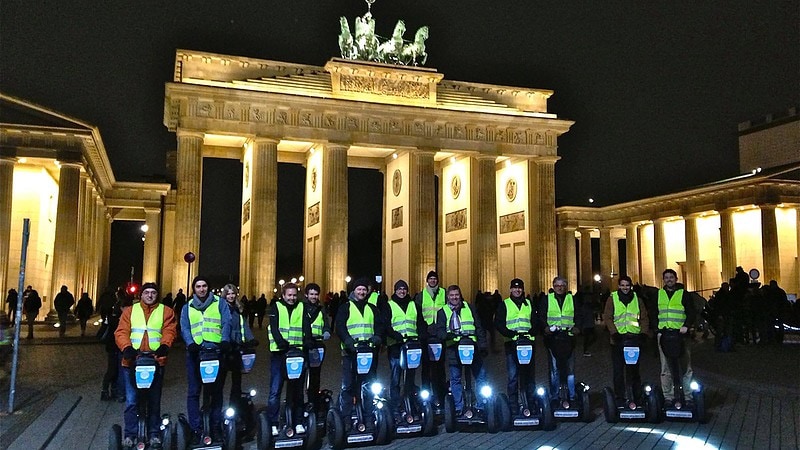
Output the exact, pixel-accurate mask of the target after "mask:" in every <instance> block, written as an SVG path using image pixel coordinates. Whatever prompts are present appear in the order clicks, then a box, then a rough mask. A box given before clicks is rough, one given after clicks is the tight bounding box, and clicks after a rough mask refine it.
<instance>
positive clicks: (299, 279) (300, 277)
mask: <svg viewBox="0 0 800 450" xmlns="http://www.w3.org/2000/svg"><path fill="white" fill-rule="evenodd" d="M305 279H306V277H304V276H302V275H300V276H299V277H298V278H297V281H299V282H301V283H302V282H303V281H305Z"/></svg>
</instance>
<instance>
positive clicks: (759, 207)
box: [758, 203, 778, 211]
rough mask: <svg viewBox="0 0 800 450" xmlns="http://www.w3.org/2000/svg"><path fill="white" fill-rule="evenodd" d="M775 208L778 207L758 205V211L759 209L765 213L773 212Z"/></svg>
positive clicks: (768, 204) (770, 204) (769, 204)
mask: <svg viewBox="0 0 800 450" xmlns="http://www.w3.org/2000/svg"><path fill="white" fill-rule="evenodd" d="M777 207H778V205H773V204H772V203H767V204H764V205H758V209H760V210H762V211H764V210H766V211H769V210H772V211H775V209H776V208H777Z"/></svg>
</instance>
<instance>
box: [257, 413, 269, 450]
mask: <svg viewBox="0 0 800 450" xmlns="http://www.w3.org/2000/svg"><path fill="white" fill-rule="evenodd" d="M270 447H272V427H271V426H270V423H269V417H268V416H267V412H266V411H261V412H259V413H258V422H257V425H256V449H257V450H267V449H268V448H270Z"/></svg>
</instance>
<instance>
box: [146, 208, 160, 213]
mask: <svg viewBox="0 0 800 450" xmlns="http://www.w3.org/2000/svg"><path fill="white" fill-rule="evenodd" d="M144 213H145V214H161V208H144Z"/></svg>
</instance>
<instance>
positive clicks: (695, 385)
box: [689, 381, 700, 392]
mask: <svg viewBox="0 0 800 450" xmlns="http://www.w3.org/2000/svg"><path fill="white" fill-rule="evenodd" d="M689 389H691V390H693V391H694V392H697V391H699V390H700V384H699V383H698V382H697V381H692V382H691V383H689Z"/></svg>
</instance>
